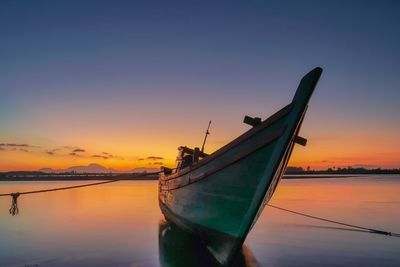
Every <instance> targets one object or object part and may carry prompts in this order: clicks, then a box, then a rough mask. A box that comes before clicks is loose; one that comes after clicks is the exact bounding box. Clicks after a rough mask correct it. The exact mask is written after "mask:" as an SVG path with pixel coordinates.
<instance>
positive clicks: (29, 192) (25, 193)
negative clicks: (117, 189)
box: [0, 171, 162, 197]
mask: <svg viewBox="0 0 400 267" xmlns="http://www.w3.org/2000/svg"><path fill="white" fill-rule="evenodd" d="M161 172H162V171H158V172H149V173H140V174H138V175H136V176H133V177H130V178H137V177H144V176H148V175H156V174H159V173H161ZM118 181H128V180H127V179H113V180H107V181H103V182H96V183H90V184H82V185H73V186H65V187H57V188H50V189H42V190H35V191H25V192H16V193H5V194H0V197H5V196H13V195H15V194H18V195H28V194H36V193H45V192H52V191H59V190H67V189H74V188H80V187H87V186H94V185H101V184H109V183H115V182H118Z"/></svg>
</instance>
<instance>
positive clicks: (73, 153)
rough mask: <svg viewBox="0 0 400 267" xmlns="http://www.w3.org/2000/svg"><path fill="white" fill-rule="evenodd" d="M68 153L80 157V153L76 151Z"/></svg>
mask: <svg viewBox="0 0 400 267" xmlns="http://www.w3.org/2000/svg"><path fill="white" fill-rule="evenodd" d="M68 155H70V156H73V157H80V155H79V154H77V153H75V152H71V153H69V154H68Z"/></svg>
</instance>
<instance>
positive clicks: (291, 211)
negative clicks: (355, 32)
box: [267, 204, 400, 237]
mask: <svg viewBox="0 0 400 267" xmlns="http://www.w3.org/2000/svg"><path fill="white" fill-rule="evenodd" d="M267 206H268V207H271V208H274V209H278V210H281V211H286V212H289V213H293V214H296V215H300V216H303V217H307V218H311V219H315V220H319V221H324V222H329V223H333V224H338V225H343V226H347V227H351V228H356V229H360V230H364V231H367V232H369V233H373V234H380V235H388V236H396V237H400V234H397V233H392V232H389V231H384V230H378V229H373V228H367V227H363V226H358V225H354V224H349V223H343V222H338V221H334V220H329V219H325V218H322V217H317V216H313V215H309V214H306V213H302V212H298V211H294V210H289V209H285V208H282V207H278V206H275V205H271V204H267Z"/></svg>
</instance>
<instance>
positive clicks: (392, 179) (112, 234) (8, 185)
mask: <svg viewBox="0 0 400 267" xmlns="http://www.w3.org/2000/svg"><path fill="white" fill-rule="evenodd" d="M79 183H82V184H84V183H88V182H79ZM72 184H77V182H2V183H0V193H7V192H15V191H28V190H35V189H39V188H40V189H42V188H51V187H59V186H64V185H72ZM270 203H271V204H274V205H278V206H281V207H284V208H288V209H293V210H296V211H302V212H305V213H309V214H313V215H317V216H322V217H327V218H330V219H336V220H341V221H344V222H347V223H351V224H358V225H362V226H367V227H371V228H378V229H384V230H389V231H393V232H400V175H393V176H360V177H357V178H334V179H296V180H283V181H282V182H281V184H280V185H279V187H278V190H277V192H276V193H275V195H274V197H273V199H272V200H271V202H270ZM10 204H11V199H10V198H8V197H7V198H4V197H1V198H0V266H196V264H197V265H200V262H201V260H199V258H198V257H200V258H201V257H204V255H202V254H201V253H200V252H199V253H200V256H199V253H198V251H197V249H196V246H193V244H192V242H191V241H190V240H189V239H188V237H187V236H185V235H184V233H181V232H180V231H179V230H178V229H175V228H174V227H171V226H170V225H168V224H166V223H165V221H164V220H163V216H162V214H161V213H160V210H159V208H158V201H157V182H156V181H126V182H118V183H113V184H107V185H101V186H97V187H89V188H81V189H74V190H69V191H59V192H51V193H43V194H35V195H26V196H21V197H20V198H19V200H18V204H19V205H18V206H19V215H17V216H10V215H9V213H8V209H9V207H10ZM236 265H237V266H400V237H388V236H383V235H377V234H370V233H365V232H361V231H354V230H350V229H348V228H345V227H341V226H337V225H332V224H329V223H324V222H320V221H316V220H313V219H310V218H304V217H300V216H298V215H294V214H290V213H285V212H283V211H280V210H276V209H273V208H271V207H266V208H265V209H264V212H263V214H262V215H261V217H260V219H259V220H258V222H257V224H256V225H255V227H254V228H253V230H252V231H251V232H250V234H249V236H248V237H247V239H246V242H245V247H244V249H243V252H242V253H241V254H240V255H239V256H238V260H237V262H236Z"/></svg>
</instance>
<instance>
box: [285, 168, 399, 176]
mask: <svg viewBox="0 0 400 267" xmlns="http://www.w3.org/2000/svg"><path fill="white" fill-rule="evenodd" d="M285 174H400V169H381V168H376V169H366V168H353V167H347V168H328V169H326V170H311V169H310V167H307V169H306V170H305V169H303V168H302V167H291V166H289V167H287V168H286V172H285Z"/></svg>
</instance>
